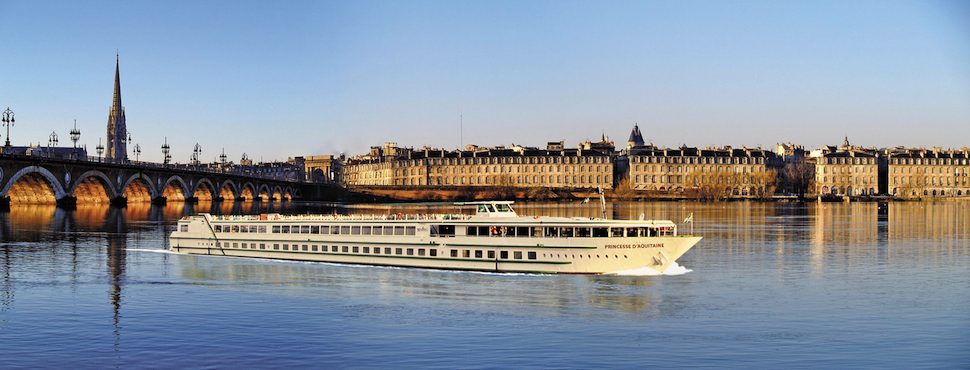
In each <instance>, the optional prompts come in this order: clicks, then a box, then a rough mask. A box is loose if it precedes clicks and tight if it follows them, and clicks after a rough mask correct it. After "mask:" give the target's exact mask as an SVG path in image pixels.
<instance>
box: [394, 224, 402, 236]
mask: <svg viewBox="0 0 970 370" xmlns="http://www.w3.org/2000/svg"><path fill="white" fill-rule="evenodd" d="M394 235H404V226H394Z"/></svg>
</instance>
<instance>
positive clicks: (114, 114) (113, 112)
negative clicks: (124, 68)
mask: <svg viewBox="0 0 970 370" xmlns="http://www.w3.org/2000/svg"><path fill="white" fill-rule="evenodd" d="M120 64H121V63H120V58H119V56H118V54H117V53H116V54H115V92H114V97H113V98H112V100H111V108H110V109H109V110H108V132H107V135H106V139H107V141H108V143H107V144H108V145H107V147H106V149H107V153H106V155H105V158H106V159H109V160H112V161H115V162H124V161H126V160H128V145H127V144H128V143H127V141H126V139H127V137H128V135H127V134H128V127H127V125H126V123H125V107H124V106H122V105H121V68H120Z"/></svg>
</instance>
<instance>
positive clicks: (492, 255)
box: [488, 251, 495, 259]
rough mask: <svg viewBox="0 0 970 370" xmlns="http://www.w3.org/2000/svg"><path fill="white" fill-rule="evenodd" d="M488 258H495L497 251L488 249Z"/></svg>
mask: <svg viewBox="0 0 970 370" xmlns="http://www.w3.org/2000/svg"><path fill="white" fill-rule="evenodd" d="M488 258H489V259H495V251H488Z"/></svg>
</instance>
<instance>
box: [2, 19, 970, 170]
mask: <svg viewBox="0 0 970 370" xmlns="http://www.w3.org/2000/svg"><path fill="white" fill-rule="evenodd" d="M968 4H970V3H968V2H965V1H782V2H779V1H690V0H688V1H631V2H627V1H309V2H298V1H286V2H267V1H258V2H242V1H210V2H195V1H172V2H111V1H90V2H44V1H4V0H0V43H2V45H3V47H2V49H0V50H2V54H0V106H2V107H3V108H5V107H6V106H10V107H11V109H13V110H14V111H15V112H16V115H17V116H16V117H17V125H16V126H15V127H13V129H12V132H11V133H12V141H13V143H14V144H16V145H23V144H26V143H27V142H43V143H45V144H46V142H47V137H48V135H49V134H50V133H51V131H56V132H57V133H58V134H59V135H60V142H61V145H65V144H67V145H69V144H70V142H69V140H68V139H67V132H68V131H69V130H70V128H71V123H72V120H74V119H77V121H78V127H79V128H80V129H81V131H82V137H81V143H82V144H84V143H86V144H87V145H88V147H89V149H92V148H93V147H94V146H95V145H96V144H97V139H98V138H99V137H100V138H103V137H104V135H105V124H106V121H107V113H108V107H109V106H110V103H111V90H112V84H113V81H112V79H113V77H114V75H113V74H114V58H115V51H116V50H117V51H118V52H119V53H120V55H121V75H122V76H121V77H122V94H123V100H124V105H125V107H126V112H127V118H128V128H129V130H130V131H131V132H132V136H133V139H134V141H135V142H137V143H140V144H141V146H142V147H143V152H144V154H143V158H142V159H148V160H158V159H159V158H160V157H161V153H160V150H159V149H158V148H159V147H160V146H161V144H162V137H163V136H166V135H167V136H168V140H169V143H170V144H171V145H172V147H173V150H174V153H173V154H174V160H175V161H179V162H186V161H187V160H188V158H189V155H190V154H191V148H192V145H193V144H194V143H195V142H199V143H201V144H202V146H203V157H204V158H206V159H208V160H212V159H214V158H215V157H216V156H217V155H218V154H219V152H220V150H221V148H223V147H225V148H226V154H227V155H229V156H230V158H233V159H238V158H239V156H240V155H241V154H242V153H243V152H246V153H248V154H249V155H250V157H252V158H255V159H257V160H258V159H260V158H262V159H264V160H273V159H285V158H286V157H289V156H295V155H308V154H334V153H340V152H346V153H348V154H359V153H362V152H364V151H365V150H366V149H367V147H369V146H371V145H380V144H381V143H383V142H384V141H397V142H398V143H400V144H401V145H407V146H421V145H430V146H435V147H445V148H455V147H457V146H458V144H459V139H460V138H459V130H458V123H459V114H462V115H463V122H464V130H463V131H464V139H463V141H464V143H466V144H467V143H476V144H480V145H500V144H505V145H508V144H512V143H515V144H524V145H533V146H542V145H544V143H545V142H546V141H553V140H565V141H566V142H567V144H569V145H575V144H576V143H578V142H579V141H581V140H584V139H587V138H598V137H599V136H600V134H601V133H605V134H606V135H609V136H611V137H612V138H614V139H616V140H617V141H618V143H619V142H625V140H626V137H627V135H628V134H629V132H630V129H631V128H632V126H633V124H634V123H635V122H638V123H639V124H640V127H641V129H642V130H643V132H644V135H645V137H646V138H647V139H648V140H651V141H653V142H654V143H655V144H657V145H662V146H679V145H681V144H687V145H691V146H709V145H733V146H742V145H747V146H758V145H761V146H764V147H770V146H772V145H773V144H774V143H776V142H782V141H792V142H795V143H801V144H804V145H806V146H808V147H817V146H819V145H824V144H835V143H838V142H840V141H841V139H842V137H843V136H846V135H848V136H849V138H850V140H851V141H853V142H854V143H857V144H862V145H872V146H896V145H906V146H942V147H961V146H967V145H970V5H968ZM0 109H2V108H0ZM92 152H93V150H92Z"/></svg>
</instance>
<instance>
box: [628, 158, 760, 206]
mask: <svg viewBox="0 0 970 370" xmlns="http://www.w3.org/2000/svg"><path fill="white" fill-rule="evenodd" d="M777 158H778V157H777V156H776V155H775V154H774V153H773V152H771V151H767V150H762V149H750V148H742V149H737V148H731V147H724V148H706V149H698V148H688V147H681V148H677V149H660V148H656V147H653V146H641V147H634V148H632V149H630V150H629V171H630V172H629V177H628V179H629V181H630V186H631V188H632V189H633V190H641V191H643V190H646V191H650V192H657V193H671V194H674V195H677V194H682V195H685V196H691V195H692V196H695V197H701V198H718V199H720V198H732V197H764V196H770V195H771V194H772V193H773V192H774V188H775V176H776V175H775V170H774V168H773V167H774V166H775V165H777V164H778V160H777Z"/></svg>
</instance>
